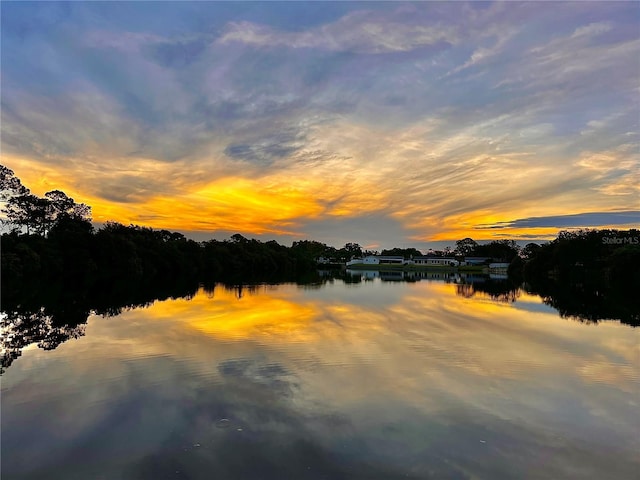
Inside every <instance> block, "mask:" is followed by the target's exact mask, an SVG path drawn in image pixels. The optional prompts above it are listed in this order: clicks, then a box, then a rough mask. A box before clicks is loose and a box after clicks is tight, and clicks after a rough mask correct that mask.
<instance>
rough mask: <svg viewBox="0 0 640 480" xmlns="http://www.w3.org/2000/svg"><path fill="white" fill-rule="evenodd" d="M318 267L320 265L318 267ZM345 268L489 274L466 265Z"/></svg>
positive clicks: (362, 265) (481, 267) (479, 267)
mask: <svg viewBox="0 0 640 480" xmlns="http://www.w3.org/2000/svg"><path fill="white" fill-rule="evenodd" d="M319 266H320V265H319ZM346 268H347V269H348V270H383V271H384V270H394V271H403V272H411V271H426V270H437V271H445V272H480V273H482V272H484V271H486V272H487V273H488V272H489V267H488V266H487V265H466V266H458V267H452V266H449V265H393V264H387V265H385V264H365V263H355V264H353V265H347V266H346Z"/></svg>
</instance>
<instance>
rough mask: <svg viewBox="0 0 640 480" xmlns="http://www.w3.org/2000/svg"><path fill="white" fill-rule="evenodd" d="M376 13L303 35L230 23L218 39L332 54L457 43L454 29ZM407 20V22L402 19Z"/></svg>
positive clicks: (349, 17) (357, 14)
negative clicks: (395, 18)
mask: <svg viewBox="0 0 640 480" xmlns="http://www.w3.org/2000/svg"><path fill="white" fill-rule="evenodd" d="M393 16H394V15H393V14H392V16H391V17H392V18H391V19H390V18H389V16H388V15H384V14H383V15H381V14H380V13H379V12H367V11H360V12H354V13H350V14H347V15H345V16H344V17H342V18H341V19H339V20H338V21H336V22H334V23H329V24H325V25H323V26H320V27H317V28H314V29H309V30H306V31H303V32H286V31H279V30H275V29H273V28H271V27H268V26H266V25H259V24H255V23H251V22H232V23H230V24H229V25H228V26H227V28H226V31H225V32H224V33H223V34H222V35H221V36H220V38H219V39H218V40H217V41H218V42H219V43H221V44H226V43H233V42H239V43H244V44H247V45H254V46H258V47H286V48H318V49H323V50H331V51H343V52H356V53H365V54H382V53H390V52H406V51H411V50H414V49H416V48H420V47H425V46H431V45H437V44H439V43H449V44H453V43H456V41H457V39H458V34H457V32H456V28H455V27H453V26H444V25H423V24H420V23H419V22H407V21H404V22H400V21H394V20H393ZM405 20H406V19H405Z"/></svg>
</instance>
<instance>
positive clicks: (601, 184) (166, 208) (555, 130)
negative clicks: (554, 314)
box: [1, 2, 640, 249]
mask: <svg viewBox="0 0 640 480" xmlns="http://www.w3.org/2000/svg"><path fill="white" fill-rule="evenodd" d="M1 16H2V25H1V26H2V33H1V35H2V38H1V40H2V52H1V61H2V65H1V66H2V69H1V71H2V74H1V75H2V77H1V82H2V84H1V86H2V91H1V93H2V124H1V132H2V162H1V163H2V164H3V165H6V166H7V167H9V168H11V169H13V170H14V171H15V173H16V174H17V175H18V177H20V178H21V179H22V181H23V183H24V184H25V185H26V186H27V187H29V188H30V189H31V190H32V191H33V192H34V193H36V194H39V195H42V194H44V193H45V192H46V191H49V190H53V189H61V190H64V191H65V192H66V193H67V194H69V195H70V196H72V197H74V198H75V199H76V200H77V201H81V202H85V203H87V204H89V205H91V206H92V208H93V218H94V221H95V222H97V223H100V222H105V221H107V220H115V221H119V222H122V223H125V224H129V223H134V224H139V225H146V226H150V227H154V228H166V229H170V230H179V231H182V232H183V233H186V234H188V235H190V236H192V237H193V238H196V239H207V238H228V237H229V236H230V235H231V234H233V233H236V232H239V233H241V234H243V235H245V236H248V237H254V238H259V239H261V240H269V239H276V240H278V241H279V242H281V243H283V244H289V245H290V244H291V242H292V241H294V240H302V239H315V240H319V241H322V242H324V243H328V244H330V245H334V246H342V245H344V244H345V243H346V242H357V243H359V244H360V245H362V246H363V247H364V246H366V247H369V248H374V249H380V248H387V247H392V246H398V247H409V246H411V247H416V248H420V249H427V248H429V247H437V246H442V245H454V242H455V240H457V239H460V238H464V237H467V236H469V237H472V238H474V239H476V240H482V239H485V240H490V239H516V240H529V239H537V240H539V239H545V238H546V239H548V238H553V237H554V236H555V235H556V233H557V232H558V230H560V229H567V228H578V227H612V228H620V229H625V228H630V227H638V226H639V225H640V142H639V132H640V128H639V125H638V123H639V121H640V82H639V80H640V29H639V18H640V4H639V3H638V2H602V3H599V2H566V3H555V2H554V3H551V2H528V3H515V2H508V3H479V2H470V3H461V2H443V3H436V2H423V3H397V2H394V3H385V2H376V3H365V2H347V3H325V2H317V3H302V2H300V3H296V2H283V3H272V2H269V3H253V2H251V3H245V2H240V3H235V2H231V3H208V2H194V3H173V2H158V3H155V2H131V3H127V2H113V3H110V2H74V3H55V2H51V3H49V2H47V3H32V2H25V3H22V2H20V3H18V2H2V5H1Z"/></svg>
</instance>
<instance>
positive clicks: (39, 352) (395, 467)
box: [2, 274, 640, 480]
mask: <svg viewBox="0 0 640 480" xmlns="http://www.w3.org/2000/svg"><path fill="white" fill-rule="evenodd" d="M368 275H370V276H371V277H372V278H370V279H369V280H368V281H364V282H361V283H356V284H348V283H344V282H343V281H340V280H336V281H333V282H329V283H326V284H323V285H317V286H297V285H292V284H282V285H275V286H259V287H255V288H244V289H242V290H240V291H238V290H237V289H235V290H234V289H225V288H224V287H222V286H218V287H216V288H215V289H214V290H213V291H208V292H206V291H204V290H200V291H199V292H198V293H197V294H196V295H195V297H193V298H191V299H177V300H166V301H158V302H156V303H154V304H153V305H151V306H149V307H148V308H136V309H132V310H128V311H125V312H123V313H121V314H119V315H117V316H114V317H110V318H103V317H101V316H91V317H90V318H89V321H88V323H87V325H86V328H84V327H82V328H79V329H77V331H76V332H75V333H73V332H72V335H75V336H78V338H72V339H69V340H68V341H66V342H64V343H62V344H61V345H59V346H58V347H57V348H55V349H53V350H44V349H42V348H38V347H37V346H36V345H35V344H34V345H31V346H29V347H27V348H25V349H24V351H23V352H22V355H21V356H20V357H19V358H17V359H16V360H15V361H14V362H13V363H12V364H11V365H10V367H9V368H7V369H6V371H5V373H4V374H3V376H2V479H3V480H8V479H65V480H67V479H82V480H87V479H154V480H155V479H165V478H167V479H168V478H171V479H173V478H175V479H180V478H182V479H307V478H308V479H316V478H318V479H320V478H325V479H396V478H402V479H406V478H410V479H411V478H413V479H428V478H444V479H453V478H455V479H458V478H460V479H462V478H481V479H501V478H541V479H559V478H593V479H603V478H611V479H613V478H616V479H632V478H639V477H638V475H639V471H640V470H639V469H640V459H639V456H638V452H639V451H640V409H639V407H638V404H639V402H640V395H639V394H640V383H639V358H640V357H639V356H640V330H639V329H638V328H633V327H631V326H628V325H624V324H621V323H618V322H615V321H608V322H600V323H598V324H597V325H595V324H586V323H581V322H578V321H575V320H570V319H563V318H560V317H559V315H558V313H557V312H556V311H555V310H553V309H552V308H551V307H548V306H546V305H544V304H543V303H542V301H541V300H540V298H539V297H537V296H530V295H527V294H525V293H523V292H511V293H509V294H506V295H499V296H493V297H492V296H489V295H488V294H482V293H481V292H477V291H475V292H474V291H473V290H469V289H468V288H466V287H464V286H460V285H455V284H453V283H445V282H440V281H427V280H424V279H423V280H421V281H417V282H412V283H407V282H390V281H384V280H385V279H384V278H382V279H381V278H379V276H376V275H375V274H368ZM5 334H7V335H8V333H7V332H5Z"/></svg>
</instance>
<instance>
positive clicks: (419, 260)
mask: <svg viewBox="0 0 640 480" xmlns="http://www.w3.org/2000/svg"><path fill="white" fill-rule="evenodd" d="M413 264H414V265H424V266H431V267H457V266H458V265H460V262H458V260H456V259H455V258H450V257H413Z"/></svg>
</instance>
